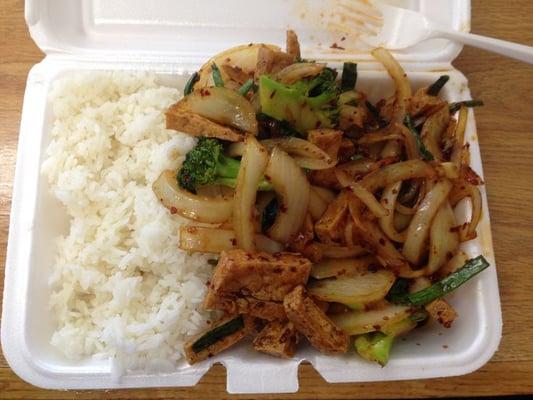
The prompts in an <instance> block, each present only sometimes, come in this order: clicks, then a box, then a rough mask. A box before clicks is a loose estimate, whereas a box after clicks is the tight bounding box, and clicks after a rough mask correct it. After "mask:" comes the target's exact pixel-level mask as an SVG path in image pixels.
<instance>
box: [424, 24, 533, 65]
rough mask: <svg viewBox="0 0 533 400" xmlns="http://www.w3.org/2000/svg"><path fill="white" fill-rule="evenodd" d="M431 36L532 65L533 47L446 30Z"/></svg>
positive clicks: (437, 30) (435, 31) (436, 30)
mask: <svg viewBox="0 0 533 400" xmlns="http://www.w3.org/2000/svg"><path fill="white" fill-rule="evenodd" d="M431 36H432V37H439V38H444V39H450V40H454V41H458V42H461V43H464V44H467V45H470V46H473V47H478V48H480V49H484V50H488V51H492V52H494V53H498V54H501V55H504V56H507V57H511V58H514V59H516V60H520V61H524V62H527V63H529V64H533V47H531V46H525V45H523V44H518V43H513V42H507V41H505V40H500V39H493V38H490V37H486V36H480V35H474V34H473V33H463V32H457V31H449V30H447V29H435V30H434V31H433V33H432V35H431Z"/></svg>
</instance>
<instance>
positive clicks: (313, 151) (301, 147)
mask: <svg viewBox="0 0 533 400" xmlns="http://www.w3.org/2000/svg"><path fill="white" fill-rule="evenodd" d="M261 144H262V145H263V146H265V147H266V148H267V149H269V150H272V149H273V148H274V147H279V148H280V149H281V150H283V151H285V152H287V153H288V154H289V155H290V156H292V158H294V161H296V163H297V164H298V165H299V166H300V167H302V168H306V169H311V170H321V169H328V168H331V167H334V166H335V165H336V164H337V160H333V159H332V158H331V157H330V156H329V155H328V154H327V153H326V152H325V151H324V150H322V149H321V148H320V147H318V146H316V145H314V144H313V143H311V142H309V141H307V140H304V139H300V138H295V137H290V138H279V139H267V140H263V141H261ZM243 151H244V145H243V144H242V143H240V142H237V143H232V144H231V145H230V146H229V148H228V150H227V154H228V156H229V157H239V156H242V153H243Z"/></svg>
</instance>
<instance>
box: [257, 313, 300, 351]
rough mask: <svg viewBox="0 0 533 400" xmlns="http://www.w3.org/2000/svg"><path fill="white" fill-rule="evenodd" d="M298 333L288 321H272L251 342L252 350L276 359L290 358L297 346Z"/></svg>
mask: <svg viewBox="0 0 533 400" xmlns="http://www.w3.org/2000/svg"><path fill="white" fill-rule="evenodd" d="M298 336H299V334H298V331H297V330H296V328H295V327H294V324H293V323H292V322H289V321H272V322H269V323H268V324H266V325H265V327H264V328H263V329H262V330H261V332H259V334H258V335H257V336H256V337H255V339H254V341H253V345H254V348H255V349H256V350H259V351H262V352H264V353H268V354H271V355H273V356H277V357H283V358H291V357H292V356H294V352H295V351H296V345H297V344H298Z"/></svg>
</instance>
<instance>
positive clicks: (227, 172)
mask: <svg viewBox="0 0 533 400" xmlns="http://www.w3.org/2000/svg"><path fill="white" fill-rule="evenodd" d="M240 167H241V162H240V161H239V160H236V159H234V158H230V157H225V156H221V157H219V158H218V163H217V168H216V171H217V176H220V177H222V178H237V175H238V174H239V168H240Z"/></svg>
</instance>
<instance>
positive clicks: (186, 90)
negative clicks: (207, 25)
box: [183, 72, 200, 96]
mask: <svg viewBox="0 0 533 400" xmlns="http://www.w3.org/2000/svg"><path fill="white" fill-rule="evenodd" d="M199 79H200V75H199V74H198V72H195V73H194V74H192V75H191V77H190V78H189V80H188V81H187V83H186V84H185V88H184V89H183V94H184V95H185V96H187V95H188V94H191V93H192V91H193V89H194V84H195V83H196V82H198V80H199Z"/></svg>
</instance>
